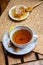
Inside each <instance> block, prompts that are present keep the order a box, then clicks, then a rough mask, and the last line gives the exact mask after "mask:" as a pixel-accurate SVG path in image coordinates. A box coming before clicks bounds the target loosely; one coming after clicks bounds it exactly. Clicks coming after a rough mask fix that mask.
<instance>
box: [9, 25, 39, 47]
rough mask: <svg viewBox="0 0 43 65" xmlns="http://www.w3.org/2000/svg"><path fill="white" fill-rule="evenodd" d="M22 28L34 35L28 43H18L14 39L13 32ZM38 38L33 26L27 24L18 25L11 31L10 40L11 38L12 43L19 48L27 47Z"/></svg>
mask: <svg viewBox="0 0 43 65" xmlns="http://www.w3.org/2000/svg"><path fill="white" fill-rule="evenodd" d="M21 29H25V30H28V31H29V32H30V34H31V35H32V38H31V40H30V41H28V42H27V43H24V44H18V43H16V42H14V41H13V39H12V36H13V34H14V33H15V32H16V31H18V30H21ZM37 38H38V36H37V35H35V34H34V31H33V30H32V29H31V28H29V27H27V26H16V27H14V28H13V29H12V30H11V32H10V40H11V42H12V44H13V45H15V46H16V47H19V48H24V47H26V46H27V45H28V44H30V43H33V42H34V41H35V40H37Z"/></svg>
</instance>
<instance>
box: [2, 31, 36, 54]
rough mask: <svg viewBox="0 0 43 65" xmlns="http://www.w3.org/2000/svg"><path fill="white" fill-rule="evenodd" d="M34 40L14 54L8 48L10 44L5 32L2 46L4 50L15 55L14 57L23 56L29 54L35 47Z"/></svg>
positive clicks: (11, 49) (12, 50) (12, 49)
mask: <svg viewBox="0 0 43 65" xmlns="http://www.w3.org/2000/svg"><path fill="white" fill-rule="evenodd" d="M36 41H37V39H36V40H34V42H32V43H30V44H29V45H28V46H26V47H25V48H23V49H21V51H18V52H15V51H14V48H11V47H8V45H9V43H10V38H9V36H8V32H5V34H4V36H3V40H2V42H3V43H2V44H3V46H4V48H5V49H6V50H7V51H8V52H9V53H11V54H15V55H24V54H27V53H29V52H31V51H32V50H33V49H34V48H35V46H36Z"/></svg>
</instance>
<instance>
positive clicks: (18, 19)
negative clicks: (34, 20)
mask: <svg viewBox="0 0 43 65" xmlns="http://www.w3.org/2000/svg"><path fill="white" fill-rule="evenodd" d="M16 6H23V7H24V8H26V6H24V5H16ZM16 6H13V7H12V8H11V9H10V10H9V17H10V18H11V19H13V20H17V21H20V20H24V19H26V18H27V17H28V16H29V12H27V15H26V16H25V17H23V18H14V17H13V16H12V15H11V11H12V10H13V9H14V8H15V7H16Z"/></svg>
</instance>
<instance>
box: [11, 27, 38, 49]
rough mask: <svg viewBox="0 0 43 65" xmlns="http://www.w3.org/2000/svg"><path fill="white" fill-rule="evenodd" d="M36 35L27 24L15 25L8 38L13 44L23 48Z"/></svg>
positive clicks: (35, 37)
mask: <svg viewBox="0 0 43 65" xmlns="http://www.w3.org/2000/svg"><path fill="white" fill-rule="evenodd" d="M37 37H38V36H37V35H34V34H33V30H32V29H31V28H29V27H27V26H16V27H15V28H13V29H12V31H11V32H10V40H11V42H12V44H13V45H15V46H16V47H19V48H24V47H26V46H27V45H28V44H30V43H32V42H33V40H35V39H37Z"/></svg>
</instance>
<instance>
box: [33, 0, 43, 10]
mask: <svg viewBox="0 0 43 65" xmlns="http://www.w3.org/2000/svg"><path fill="white" fill-rule="evenodd" d="M42 3H43V1H40V2H38V3H37V4H35V5H34V6H33V9H34V8H35V7H37V6H39V5H40V4H42Z"/></svg>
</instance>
